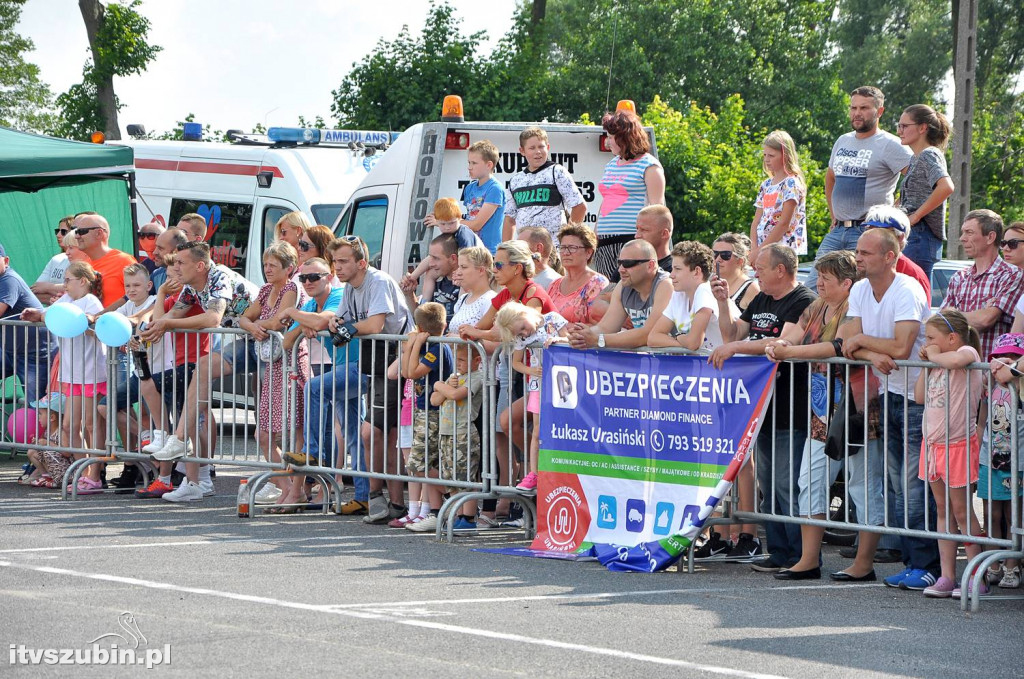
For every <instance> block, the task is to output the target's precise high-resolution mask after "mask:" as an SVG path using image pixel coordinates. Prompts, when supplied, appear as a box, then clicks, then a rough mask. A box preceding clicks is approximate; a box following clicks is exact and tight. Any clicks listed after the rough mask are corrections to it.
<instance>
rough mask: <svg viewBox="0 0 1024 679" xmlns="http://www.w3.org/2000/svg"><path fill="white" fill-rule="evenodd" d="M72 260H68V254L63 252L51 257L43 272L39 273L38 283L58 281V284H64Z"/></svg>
mask: <svg viewBox="0 0 1024 679" xmlns="http://www.w3.org/2000/svg"><path fill="white" fill-rule="evenodd" d="M70 263H71V262H70V261H68V256H67V255H66V254H64V253H63V252H61V253H58V254H56V255H54V256H53V257H50V261H49V262H47V263H46V266H45V267H43V272H42V273H41V274H39V278H37V279H36V283H56V284H57V285H63V284H64V272H65V271H67V270H68V265H69V264H70Z"/></svg>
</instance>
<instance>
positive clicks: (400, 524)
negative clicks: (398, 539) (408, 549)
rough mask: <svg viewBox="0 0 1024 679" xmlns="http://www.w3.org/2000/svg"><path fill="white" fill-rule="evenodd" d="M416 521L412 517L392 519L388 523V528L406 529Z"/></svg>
mask: <svg viewBox="0 0 1024 679" xmlns="http://www.w3.org/2000/svg"><path fill="white" fill-rule="evenodd" d="M413 521H415V519H413V518H412V517H411V516H403V517H402V518H400V519H391V520H390V521H388V528H405V526H406V524H409V523H412V522H413Z"/></svg>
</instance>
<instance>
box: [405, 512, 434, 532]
mask: <svg viewBox="0 0 1024 679" xmlns="http://www.w3.org/2000/svg"><path fill="white" fill-rule="evenodd" d="M405 529H406V530H411V531H412V532H413V533H433V532H434V531H436V530H437V514H431V515H430V516H428V517H427V518H425V519H422V520H421V521H417V522H416V523H409V524H407V525H406V526H405Z"/></svg>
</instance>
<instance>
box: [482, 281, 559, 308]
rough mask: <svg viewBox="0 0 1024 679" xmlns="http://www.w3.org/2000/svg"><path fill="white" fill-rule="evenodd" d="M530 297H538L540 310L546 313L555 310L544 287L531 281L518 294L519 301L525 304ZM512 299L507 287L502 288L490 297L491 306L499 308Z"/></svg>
mask: <svg viewBox="0 0 1024 679" xmlns="http://www.w3.org/2000/svg"><path fill="white" fill-rule="evenodd" d="M531 299H539V300H540V302H541V307H540V312H541V313H542V314H547V313H550V312H552V311H557V309H556V308H555V305H554V303H553V302H552V301H551V298H550V297H549V296H548V293H547V291H546V290H544V288H542V287H541V286H539V285H537V284H536V283H534V282H533V281H530V282H529V283H527V284H526V287H525V288H524V289H523V294H522V295H520V296H519V300H518V301H519V302H521V303H523V304H526V303H527V302H528V301H529V300H531ZM510 301H512V293H511V292H509V291H508V288H502V289H501V290H500V291H498V294H497V295H495V296H494V297H492V298H491V306H493V307H494V308H495V309H500V308H501V307H503V306H505V303H506V302H510Z"/></svg>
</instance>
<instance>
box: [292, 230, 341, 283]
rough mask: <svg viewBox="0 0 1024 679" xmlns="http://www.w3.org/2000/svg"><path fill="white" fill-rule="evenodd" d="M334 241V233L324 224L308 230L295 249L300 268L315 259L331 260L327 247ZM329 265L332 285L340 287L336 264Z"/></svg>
mask: <svg viewBox="0 0 1024 679" xmlns="http://www.w3.org/2000/svg"><path fill="white" fill-rule="evenodd" d="M332 240H334V233H333V232H332V231H331V230H330V229H329V228H327V227H326V226H323V225H322V224H317V225H316V226H311V227H309V228H308V229H306V230H305V232H303V234H302V235H301V236H299V244H298V245H297V246H296V248H295V249H296V250H298V252H299V267H300V268H301V267H302V265H303V264H305V263H306V261H307V260H309V259H312V258H313V257H320V258H321V259H324V260H329V257H330V256H329V255H328V254H327V246H328V245H330V244H331V241H332ZM329 264H330V265H331V285H332V286H334V287H339V286H340V285H341V281H339V280H338V277H337V276H335V275H334V262H329ZM297 270H298V269H296V271H297Z"/></svg>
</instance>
